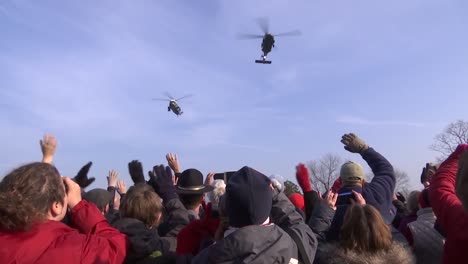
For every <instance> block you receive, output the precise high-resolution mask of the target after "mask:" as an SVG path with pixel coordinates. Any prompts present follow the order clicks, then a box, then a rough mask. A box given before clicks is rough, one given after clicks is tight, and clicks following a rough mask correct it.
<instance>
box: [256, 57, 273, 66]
mask: <svg viewBox="0 0 468 264" xmlns="http://www.w3.org/2000/svg"><path fill="white" fill-rule="evenodd" d="M255 63H261V64H271V61H267V60H266V55H262V59H261V60H255Z"/></svg>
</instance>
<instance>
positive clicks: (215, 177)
mask: <svg viewBox="0 0 468 264" xmlns="http://www.w3.org/2000/svg"><path fill="white" fill-rule="evenodd" d="M213 179H215V180H224V173H216V174H215V175H214V176H213Z"/></svg>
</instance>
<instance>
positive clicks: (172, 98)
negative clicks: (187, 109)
mask: <svg viewBox="0 0 468 264" xmlns="http://www.w3.org/2000/svg"><path fill="white" fill-rule="evenodd" d="M164 95H166V96H167V97H168V98H169V99H171V100H174V96H172V95H171V94H170V93H168V92H164Z"/></svg>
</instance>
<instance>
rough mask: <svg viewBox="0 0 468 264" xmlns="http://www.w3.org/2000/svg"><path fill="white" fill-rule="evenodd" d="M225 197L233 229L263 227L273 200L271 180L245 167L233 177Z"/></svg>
mask: <svg viewBox="0 0 468 264" xmlns="http://www.w3.org/2000/svg"><path fill="white" fill-rule="evenodd" d="M225 196H226V211H227V214H228V217H229V224H230V225H231V226H232V227H238V228H240V227H244V226H248V225H261V224H263V223H264V222H265V220H267V218H268V217H269V216H270V211H271V207H272V200H273V194H272V191H271V189H270V179H268V177H266V176H265V175H263V174H262V173H260V172H258V171H256V170H254V169H252V168H250V167H247V166H246V167H243V168H242V169H240V170H239V171H237V172H236V173H234V175H232V176H231V178H230V179H229V182H228V184H227V186H226V194H225Z"/></svg>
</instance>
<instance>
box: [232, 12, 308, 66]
mask: <svg viewBox="0 0 468 264" xmlns="http://www.w3.org/2000/svg"><path fill="white" fill-rule="evenodd" d="M257 23H258V25H259V26H260V28H261V29H262V31H263V33H264V35H258V34H239V35H238V38H239V39H257V38H259V39H263V40H262V52H263V54H262V55H261V60H255V63H262V64H271V61H268V60H267V59H266V58H267V55H268V53H270V52H271V49H272V48H274V47H275V37H280V36H299V35H301V32H300V31H299V30H293V31H289V32H284V33H280V34H275V35H273V34H271V33H270V30H269V23H268V19H267V18H259V19H257Z"/></svg>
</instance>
